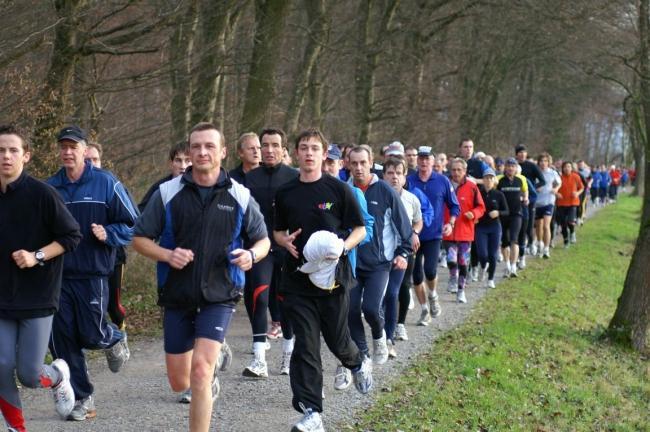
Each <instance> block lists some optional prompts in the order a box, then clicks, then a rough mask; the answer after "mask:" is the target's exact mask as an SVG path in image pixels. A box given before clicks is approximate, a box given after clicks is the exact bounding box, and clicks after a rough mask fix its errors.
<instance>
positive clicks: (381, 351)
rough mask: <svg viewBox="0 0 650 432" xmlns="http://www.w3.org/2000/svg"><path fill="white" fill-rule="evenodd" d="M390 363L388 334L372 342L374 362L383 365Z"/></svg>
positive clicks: (384, 333)
mask: <svg viewBox="0 0 650 432" xmlns="http://www.w3.org/2000/svg"><path fill="white" fill-rule="evenodd" d="M387 361H388V346H387V345H386V332H385V331H384V332H383V334H382V336H381V337H380V338H379V339H373V341H372V362H373V363H376V364H378V365H382V364H384V363H386V362H387Z"/></svg>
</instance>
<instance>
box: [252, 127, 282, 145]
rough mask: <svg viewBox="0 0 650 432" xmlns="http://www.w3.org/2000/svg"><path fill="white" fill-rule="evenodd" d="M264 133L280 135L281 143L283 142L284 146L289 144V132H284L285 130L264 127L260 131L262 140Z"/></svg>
mask: <svg viewBox="0 0 650 432" xmlns="http://www.w3.org/2000/svg"><path fill="white" fill-rule="evenodd" d="M264 135H280V144H282V147H286V146H287V134H286V133H284V131H283V130H282V129H280V128H264V129H262V132H260V136H259V138H260V142H262V137H263V136H264Z"/></svg>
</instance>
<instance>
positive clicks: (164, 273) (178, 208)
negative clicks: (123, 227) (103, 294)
mask: <svg viewBox="0 0 650 432" xmlns="http://www.w3.org/2000/svg"><path fill="white" fill-rule="evenodd" d="M202 194H205V196H203V195H202ZM244 233H245V234H246V236H247V239H248V240H250V241H251V242H252V243H255V242H257V241H259V240H262V239H263V238H265V237H267V234H266V226H265V225H264V217H263V216H262V213H261V212H260V208H259V205H258V204H257V202H256V201H255V199H254V198H253V197H252V196H251V194H250V191H249V190H248V189H246V188H245V187H244V186H242V185H241V184H239V183H237V182H236V181H234V180H232V179H231V178H230V177H229V176H228V174H227V173H226V171H225V170H223V169H222V170H221V174H220V176H219V179H218V180H217V183H216V184H215V185H214V186H213V187H212V188H207V189H204V190H201V188H200V187H199V185H197V184H196V183H195V182H194V179H193V178H192V169H191V168H188V169H187V170H186V171H185V173H184V174H183V175H180V176H178V177H175V178H174V179H172V180H170V181H168V182H165V183H163V184H161V185H160V187H159V189H158V191H156V192H155V193H154V194H153V196H152V197H151V200H150V201H149V204H147V207H146V208H145V210H144V212H143V213H142V216H141V217H140V219H138V222H137V224H136V227H135V234H134V235H136V236H138V237H147V238H150V239H152V240H159V241H160V246H162V247H164V248H166V249H172V250H173V249H175V248H177V247H180V248H183V249H189V250H191V251H192V252H194V260H193V261H192V262H190V263H189V264H188V265H186V266H185V267H183V268H182V269H180V270H178V269H174V268H172V267H171V266H169V264H167V263H164V262H159V263H158V304H159V305H160V306H164V307H171V308H179V309H193V308H197V307H200V306H202V305H205V304H211V303H233V302H236V301H237V300H239V298H240V297H241V293H242V291H243V288H244V271H243V270H241V269H240V268H239V267H238V266H236V265H234V264H232V263H231V262H230V259H231V256H230V253H231V252H232V251H233V250H235V249H237V248H241V247H243V238H242V234H244Z"/></svg>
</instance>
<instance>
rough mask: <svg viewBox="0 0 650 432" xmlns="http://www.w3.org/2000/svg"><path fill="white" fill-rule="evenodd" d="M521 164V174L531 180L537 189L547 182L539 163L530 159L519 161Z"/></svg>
mask: <svg viewBox="0 0 650 432" xmlns="http://www.w3.org/2000/svg"><path fill="white" fill-rule="evenodd" d="M519 165H520V166H521V175H523V176H524V177H526V178H527V179H528V180H530V181H531V182H532V183H533V185H534V186H535V189H539V188H541V187H542V186H544V185H545V184H546V179H545V178H544V174H542V170H541V169H540V168H539V165H537V164H536V163H534V162H531V161H529V160H525V161H523V162H519Z"/></svg>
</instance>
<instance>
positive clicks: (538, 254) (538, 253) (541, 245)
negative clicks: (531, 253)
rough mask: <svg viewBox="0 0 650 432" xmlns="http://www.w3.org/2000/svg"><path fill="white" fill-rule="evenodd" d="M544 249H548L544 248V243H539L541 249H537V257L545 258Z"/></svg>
mask: <svg viewBox="0 0 650 432" xmlns="http://www.w3.org/2000/svg"><path fill="white" fill-rule="evenodd" d="M544 249H546V248H545V247H544V243H543V242H539V247H538V248H537V256H538V257H540V258H541V257H543V256H544Z"/></svg>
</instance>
